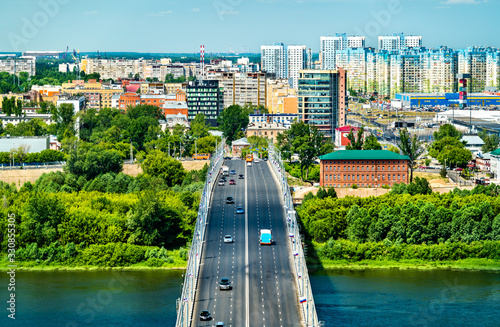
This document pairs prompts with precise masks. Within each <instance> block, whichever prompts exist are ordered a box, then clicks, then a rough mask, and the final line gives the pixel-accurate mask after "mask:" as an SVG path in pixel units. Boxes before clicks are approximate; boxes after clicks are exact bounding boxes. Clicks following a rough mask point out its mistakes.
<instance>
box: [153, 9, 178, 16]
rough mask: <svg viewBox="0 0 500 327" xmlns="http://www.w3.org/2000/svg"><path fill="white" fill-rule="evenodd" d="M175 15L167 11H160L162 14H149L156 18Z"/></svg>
mask: <svg viewBox="0 0 500 327" xmlns="http://www.w3.org/2000/svg"><path fill="white" fill-rule="evenodd" d="M171 13H173V11H172V10H166V11H160V12H156V13H152V14H149V16H156V17H159V16H165V15H169V14H171Z"/></svg>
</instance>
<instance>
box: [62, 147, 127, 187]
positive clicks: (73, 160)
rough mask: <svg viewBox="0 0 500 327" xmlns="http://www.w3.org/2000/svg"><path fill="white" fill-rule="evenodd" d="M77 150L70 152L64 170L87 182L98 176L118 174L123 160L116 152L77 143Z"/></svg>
mask: <svg viewBox="0 0 500 327" xmlns="http://www.w3.org/2000/svg"><path fill="white" fill-rule="evenodd" d="M77 144H79V146H78V148H76V149H73V150H71V153H70V156H69V158H68V160H67V163H66V166H65V167H64V169H65V170H66V171H68V172H70V173H72V174H75V175H77V176H84V177H85V178H86V179H87V180H90V179H93V178H95V177H97V176H98V175H100V174H105V173H109V172H113V173H115V174H118V173H119V172H120V171H121V170H122V167H123V159H122V157H121V155H120V153H119V152H118V151H116V150H104V149H101V148H99V147H94V146H91V145H90V144H85V143H84V142H80V143H77Z"/></svg>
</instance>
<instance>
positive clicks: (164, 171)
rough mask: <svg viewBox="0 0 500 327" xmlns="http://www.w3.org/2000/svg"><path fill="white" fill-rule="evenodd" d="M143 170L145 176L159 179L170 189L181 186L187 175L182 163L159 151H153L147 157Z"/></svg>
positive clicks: (142, 166) (142, 165)
mask: <svg viewBox="0 0 500 327" xmlns="http://www.w3.org/2000/svg"><path fill="white" fill-rule="evenodd" d="M141 168H142V171H143V172H144V174H146V175H148V176H152V177H159V178H161V179H163V180H164V181H165V183H166V184H167V185H168V186H170V187H172V186H174V185H180V184H181V183H182V181H183V179H184V176H185V175H186V171H185V170H184V167H182V164H181V162H180V161H178V160H175V159H173V158H172V157H169V156H168V155H167V154H166V153H163V152H160V151H158V150H153V151H151V152H150V153H149V154H148V155H146V158H145V159H144V162H143V163H142V164H141Z"/></svg>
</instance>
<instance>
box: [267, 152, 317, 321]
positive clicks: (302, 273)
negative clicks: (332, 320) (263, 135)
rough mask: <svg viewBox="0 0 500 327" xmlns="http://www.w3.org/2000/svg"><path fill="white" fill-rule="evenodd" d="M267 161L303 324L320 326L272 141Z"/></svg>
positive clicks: (277, 153)
mask: <svg viewBox="0 0 500 327" xmlns="http://www.w3.org/2000/svg"><path fill="white" fill-rule="evenodd" d="M269 162H270V163H271V167H272V168H273V171H274V173H275V175H276V178H277V179H278V181H279V184H280V188H281V194H282V196H283V204H284V208H283V209H284V211H285V216H286V226H287V231H288V236H289V237H288V238H289V239H290V249H291V258H290V260H291V262H292V263H293V264H292V266H293V271H294V275H295V283H296V285H297V289H298V293H299V294H298V296H299V298H298V299H297V300H298V302H299V305H300V308H301V311H302V312H301V314H302V317H303V322H304V323H305V326H311V327H320V326H324V322H320V321H319V320H318V314H317V313H316V306H315V304H314V297H313V293H312V289H311V282H310V280H309V273H308V270H307V264H306V258H305V255H304V249H303V245H302V240H301V237H300V230H299V224H298V223H297V218H296V212H295V210H294V208H293V198H292V196H291V194H290V187H289V186H288V181H287V178H286V175H285V167H284V165H283V162H282V161H281V153H280V152H279V151H277V150H276V149H275V147H274V145H273V144H272V143H269Z"/></svg>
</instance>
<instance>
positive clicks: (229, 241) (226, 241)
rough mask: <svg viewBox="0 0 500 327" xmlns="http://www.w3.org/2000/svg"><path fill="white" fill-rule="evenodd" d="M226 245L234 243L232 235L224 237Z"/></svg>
mask: <svg viewBox="0 0 500 327" xmlns="http://www.w3.org/2000/svg"><path fill="white" fill-rule="evenodd" d="M224 243H233V237H232V236H231V235H226V236H224Z"/></svg>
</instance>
